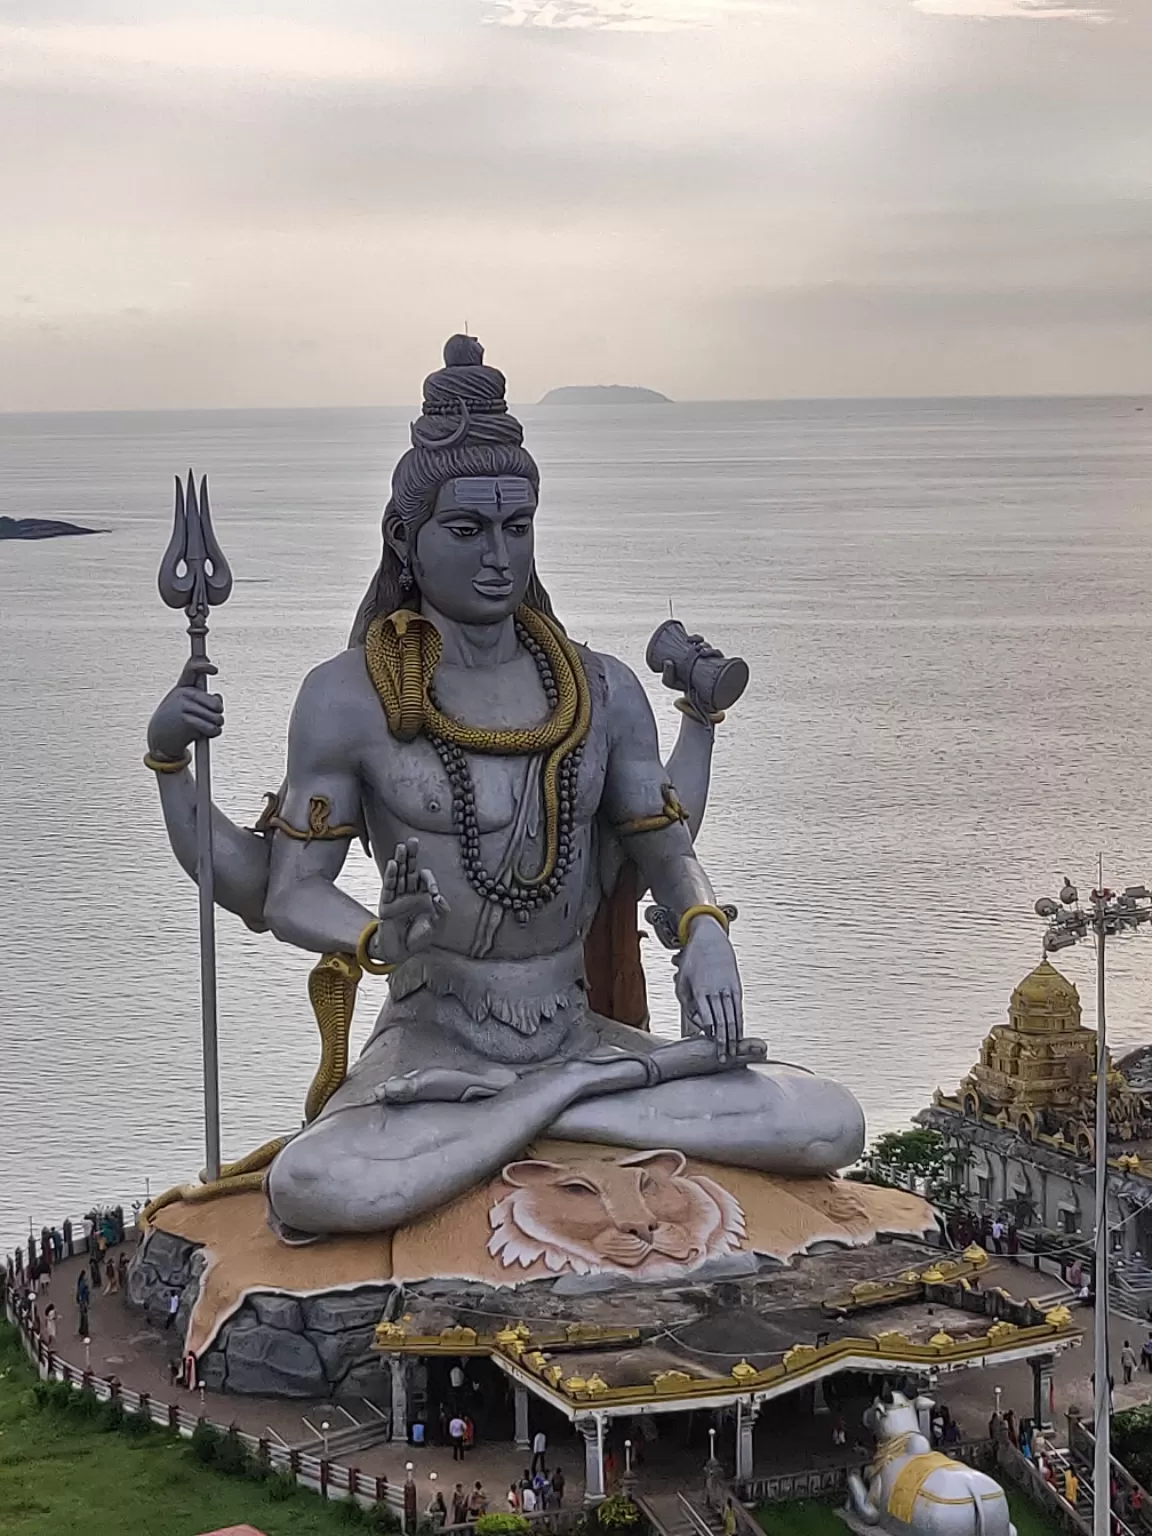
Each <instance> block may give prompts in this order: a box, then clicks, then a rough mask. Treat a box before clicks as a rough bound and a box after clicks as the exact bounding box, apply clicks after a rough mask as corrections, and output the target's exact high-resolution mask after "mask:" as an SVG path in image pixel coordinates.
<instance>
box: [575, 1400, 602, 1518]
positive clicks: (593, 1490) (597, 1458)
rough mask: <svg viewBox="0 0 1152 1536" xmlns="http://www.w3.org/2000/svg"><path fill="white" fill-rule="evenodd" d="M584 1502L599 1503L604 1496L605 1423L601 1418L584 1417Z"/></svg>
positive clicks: (582, 1432) (581, 1429)
mask: <svg viewBox="0 0 1152 1536" xmlns="http://www.w3.org/2000/svg"><path fill="white" fill-rule="evenodd" d="M580 1433H581V1434H582V1435H583V1436H584V1502H585V1504H599V1503H600V1501H601V1499H603V1497H604V1424H603V1421H602V1420H601V1419H584V1420H583V1421H582V1422H581V1425H580Z"/></svg>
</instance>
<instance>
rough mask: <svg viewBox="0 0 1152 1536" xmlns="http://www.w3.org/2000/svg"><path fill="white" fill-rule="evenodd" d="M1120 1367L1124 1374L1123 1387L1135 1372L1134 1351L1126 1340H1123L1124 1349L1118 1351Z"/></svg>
mask: <svg viewBox="0 0 1152 1536" xmlns="http://www.w3.org/2000/svg"><path fill="white" fill-rule="evenodd" d="M1120 1367H1121V1369H1122V1370H1123V1372H1124V1385H1125V1386H1127V1385H1128V1384H1129V1382H1130V1381H1131V1380H1132V1376H1133V1373H1134V1372H1135V1370H1136V1351H1135V1350H1134V1349H1133V1348H1132V1346H1131V1344H1129V1342H1128V1340H1127V1339H1125V1340H1124V1348H1123V1349H1122V1350H1121V1351H1120Z"/></svg>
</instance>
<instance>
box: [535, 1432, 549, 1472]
mask: <svg viewBox="0 0 1152 1536" xmlns="http://www.w3.org/2000/svg"><path fill="white" fill-rule="evenodd" d="M547 1452H548V1437H547V1435H546V1434H545V1433H544V1431H543V1430H542V1429H538V1430H537V1431H536V1433H535V1434H534V1435H533V1436H532V1471H533V1472H544V1473H547V1471H548V1468H547V1467H546V1466H545V1465H544V1457H545V1456H546V1455H547Z"/></svg>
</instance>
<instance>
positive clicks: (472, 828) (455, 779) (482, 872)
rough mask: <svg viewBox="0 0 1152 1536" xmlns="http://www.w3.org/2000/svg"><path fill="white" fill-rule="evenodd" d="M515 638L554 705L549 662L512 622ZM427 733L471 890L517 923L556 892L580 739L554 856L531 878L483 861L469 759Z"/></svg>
mask: <svg viewBox="0 0 1152 1536" xmlns="http://www.w3.org/2000/svg"><path fill="white" fill-rule="evenodd" d="M516 638H517V640H518V641H519V642H520V644H521V645H522V646H523V647H524V649H525V650H526V651H527V652H528V654H529V655H530V656H531V657H532V660H533V661H534V662H535V663H536V670H537V672H538V673H539V674H540V681H541V683H542V685H543V688H544V695H545V697H546V698H547V700H548V707H549V709H555V708H556V704H557V701H558V699H559V696H560V694H559V689H558V688H557V685H556V678H555V675H554V674H553V671H552V665H551V663H550V662H549V660H548V657H547V655H546V654H545V651H544V648H543V646H541V645H540V644H539V643H538V642H537V641H536V640H535V639H534V638H533V636H532V635H530V634H529V633H528V631H527V630H526V629H525V628H524V626H523V624H521V623H520V621H519V620H517V622H516ZM428 698H429V702H430V703H431V704H432V705H433V706H434V707H435V708H437V709H439V704H438V702H437V700H436V696H435V693H434V690H433V689H432V688H431V687H429V689H428ZM428 739H429V741H430V742H431V743H432V745H433V747H435V749H436V753H437V755H438V756H439V758H440V761H441V763H442V764H443V766H444V771H445V773H446V774H447V775H448V782H449V784H450V785H451V787H452V826H453V830H454V831H455V833H456V836H457V838H458V839H459V842H460V857H461V862H462V864H463V866H464V873H465V874H466V875H467V877H468V883H469V884H470V885H471V886H472V889H473V890H474V891H476V893H477V894H478V895H480V896H482V897H483V898H484V900H485V901H490V902H491V903H492V904H493V906H498V907H505V908H507V909H510V910H511V911H513V912H514V913H515V914H516V920H517V922H520V923H526V922H527V921H528V914H529V913H530V912H534V911H537V910H538V909H539V908H541V907H544V906H547V904H548V903H549V902H550V901H552V900H553V899H554V898H555V897H556V896H557V894H558V893H559V891H560V889H561V887H562V886H563V884H564V878H565V876H566V875H567V873H568V869H569V867H570V864H571V857H572V822H573V816H574V812H575V806H576V787H577V775H578V773H579V770H580V761H581V758H582V757H583V755H584V748H583V744H582V743H581V744H580V745H579V746H576V747H574V748H573V749H572V751H571V752H569V753H567V754H566V755H565V757H564V758H563V759H562V761H561V763H560V768H559V784H558V801H559V804H558V812H557V837H556V861H555V863H554V865H553V867H552V869H551V871H550V872H549V874H548V875H547V876H545V877H544V878H540V877H539V876H537V877H535V878H533V877H530V876H525V875H523V874H521V873H520V871H519V870H516V869H514V870H513V871H512V872H511V873H510V874H509V875H507V876H506V877H505V878H503V879H497V878H496V877H495V876H494V875H492V874H490V873H489V872H488V870H487V869H486V868H485V866H484V861H483V859H482V857H481V853H480V826H479V822H478V820H477V817H476V787H475V785H474V784H473V782H472V773H471V770H470V769H469V767H468V759H467V757H466V756H465V754H464V752H463V751H462V750H461V749H460V747H458V746H456V745H455V744H454V743H453V742H451V741H446V740H445V739H444V737H443V736H438V735H435V734H434V733H432V732H429V733H428Z"/></svg>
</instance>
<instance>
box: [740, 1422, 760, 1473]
mask: <svg viewBox="0 0 1152 1536" xmlns="http://www.w3.org/2000/svg"><path fill="white" fill-rule="evenodd" d="M759 1412H760V1405H759V1403H743V1402H738V1403H737V1404H736V1413H737V1420H736V1481H737V1482H740V1481H742V1480H743V1479H746V1478H751V1477H754V1476H755V1470H754V1462H755V1450H754V1448H753V1436H754V1435H755V1433H756V1416H757V1414H758V1413H759Z"/></svg>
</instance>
